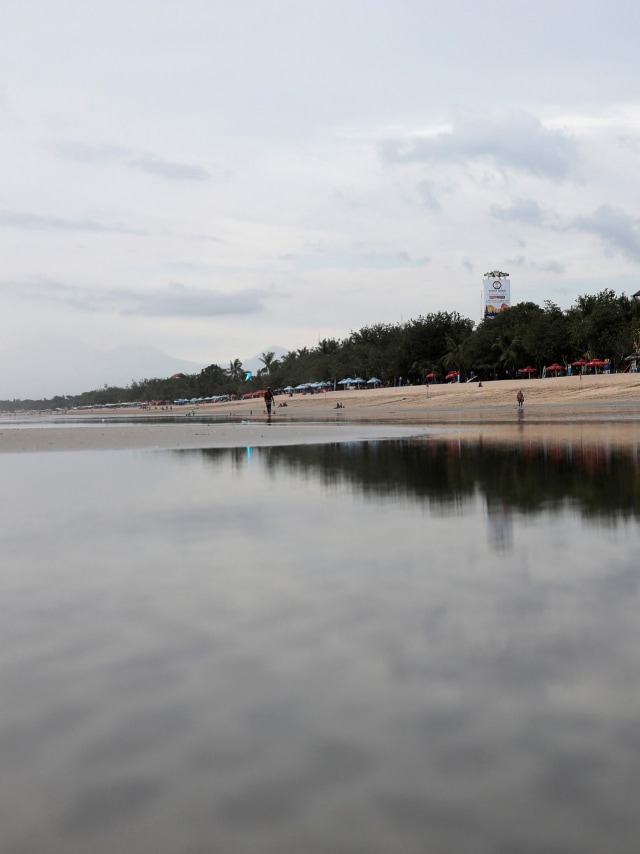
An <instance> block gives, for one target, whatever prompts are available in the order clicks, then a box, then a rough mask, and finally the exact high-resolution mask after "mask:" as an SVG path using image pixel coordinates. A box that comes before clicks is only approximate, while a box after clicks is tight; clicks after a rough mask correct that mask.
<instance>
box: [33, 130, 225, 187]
mask: <svg viewBox="0 0 640 854" xmlns="http://www.w3.org/2000/svg"><path fill="white" fill-rule="evenodd" d="M47 148H48V150H49V151H51V152H52V154H55V155H56V156H57V157H62V158H64V159H65V160H71V161H73V162H75V163H83V164H87V165H110V164H116V165H119V166H124V167H126V168H127V169H135V170H137V171H139V172H146V173H147V174H148V175H153V176H155V177H156V178H162V179H163V180H165V181H207V180H208V179H209V178H210V175H209V173H208V172H207V171H206V170H205V169H203V168H202V167H201V166H197V165H194V164H190V163H177V162H175V161H172V160H165V159H164V158H163V157H159V156H158V155H157V154H152V153H149V152H135V151H132V150H131V149H128V148H122V147H120V146H117V145H90V144H87V143H84V142H78V141H76V140H63V141H61V142H56V143H53V144H52V145H49V146H47Z"/></svg>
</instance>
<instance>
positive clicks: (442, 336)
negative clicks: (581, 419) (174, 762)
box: [0, 289, 640, 411]
mask: <svg viewBox="0 0 640 854" xmlns="http://www.w3.org/2000/svg"><path fill="white" fill-rule="evenodd" d="M639 339H640V305H638V303H637V302H636V301H635V300H634V299H633V298H631V297H628V296H626V295H625V294H622V295H621V296H617V295H616V294H615V292H614V291H613V290H611V289H607V290H604V291H601V292H600V293H598V294H595V295H589V296H581V297H578V299H577V300H576V302H575V304H574V305H573V306H572V307H571V308H569V309H567V310H562V309H560V308H559V307H558V306H557V305H555V304H554V303H552V302H549V301H547V302H545V303H544V305H543V306H542V307H540V306H539V305H537V304H536V303H533V302H523V303H519V304H518V305H515V306H513V307H512V308H509V309H506V310H504V311H502V312H500V313H499V314H498V315H496V316H495V317H493V318H490V319H487V320H483V321H482V322H480V323H479V324H478V325H475V324H474V322H473V321H472V320H469V319H468V318H465V317H462V316H461V315H460V314H458V313H457V312H436V313H433V314H428V315H426V316H424V317H422V316H421V317H418V318H417V319H415V320H409V321H408V322H406V323H397V324H383V323H379V324H374V325H373V326H367V327H363V328H362V329H360V330H359V331H358V332H352V333H351V334H350V335H349V336H348V337H347V338H344V339H336V338H326V339H324V340H322V341H320V342H319V343H318V345H317V346H316V347H311V348H309V347H303V348H301V349H299V350H295V351H291V352H289V353H287V354H286V355H285V356H283V357H282V358H280V359H275V357H274V354H273V353H270V352H267V353H263V354H262V357H261V359H262V363H263V367H262V368H261V370H260V371H259V372H258V375H257V376H254V377H252V378H251V379H249V380H246V379H245V371H244V369H243V366H242V362H241V361H240V360H239V359H236V360H234V361H233V362H231V363H230V364H229V367H228V368H223V367H221V366H220V365H215V364H212V365H209V367H207V368H205V369H204V370H202V371H200V373H198V374H191V375H183V374H178V375H176V376H173V377H170V378H167V379H143V380H139V381H137V382H132V384H131V385H130V386H127V387H126V388H119V387H116V386H113V387H107V388H102V389H96V390H94V391H87V392H84V393H83V394H80V395H75V396H63V395H60V396H56V397H54V398H51V399H49V400H43V401H33V400H29V401H2V402H0V409H2V410H5V411H6V410H12V409H45V408H46V409H49V408H69V407H73V406H91V405H99V404H108V403H121V402H133V401H153V400H171V401H173V400H177V399H180V398H182V399H188V400H190V399H191V398H197V397H210V396H212V395H222V394H236V395H241V394H244V393H246V392H248V391H256V390H257V389H260V388H263V387H265V386H266V385H270V386H271V387H272V388H284V387H285V386H288V385H292V386H296V385H299V384H300V383H305V382H316V381H319V380H330V381H331V380H338V381H339V380H340V379H342V378H344V377H348V376H351V377H356V376H360V377H363V378H364V379H369V378H371V377H374V376H375V377H378V378H379V379H380V380H381V381H382V382H383V383H393V382H395V381H396V380H397V378H398V377H402V378H403V382H405V383H417V382H421V381H423V380H424V377H425V376H426V375H427V374H429V373H431V372H432V371H434V372H435V373H436V376H437V377H438V378H443V377H444V375H445V374H446V373H447V372H448V371H451V370H458V371H460V372H461V374H462V377H463V378H465V377H466V376H469V375H471V374H474V375H477V376H478V378H479V379H482V380H492V379H506V378H509V377H514V376H515V375H516V371H517V370H518V369H519V368H522V367H524V366H525V365H529V364H530V365H532V366H533V367H535V368H537V369H538V371H539V372H541V371H542V368H543V367H544V366H545V365H550V364H552V363H553V362H560V363H561V364H564V365H567V364H568V363H570V362H572V361H575V360H576V359H579V358H585V359H587V361H588V360H589V359H591V358H596V357H597V358H601V359H605V358H608V359H609V360H610V361H611V363H612V370H613V371H619V370H622V369H623V368H624V367H625V365H626V363H625V361H624V359H625V356H628V355H629V354H630V353H631V352H634V351H636V350H637V349H638V347H639V346H640V342H639Z"/></svg>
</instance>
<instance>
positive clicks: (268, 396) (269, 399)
mask: <svg viewBox="0 0 640 854" xmlns="http://www.w3.org/2000/svg"><path fill="white" fill-rule="evenodd" d="M264 405H265V406H266V407H267V416H268V417H269V418H271V407H272V405H273V392H272V391H271V389H270V388H268V389H267V390H266V391H265V393H264Z"/></svg>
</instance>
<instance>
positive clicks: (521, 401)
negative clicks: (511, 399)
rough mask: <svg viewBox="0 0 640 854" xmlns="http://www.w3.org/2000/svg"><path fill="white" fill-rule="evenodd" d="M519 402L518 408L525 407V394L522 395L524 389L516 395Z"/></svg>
mask: <svg viewBox="0 0 640 854" xmlns="http://www.w3.org/2000/svg"><path fill="white" fill-rule="evenodd" d="M516 398H517V400H518V407H519V408H522V407H523V406H524V394H523V393H522V389H519V390H518V394H517V395H516Z"/></svg>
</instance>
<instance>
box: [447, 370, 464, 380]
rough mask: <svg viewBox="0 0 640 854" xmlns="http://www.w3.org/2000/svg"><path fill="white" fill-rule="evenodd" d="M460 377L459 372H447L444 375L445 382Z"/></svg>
mask: <svg viewBox="0 0 640 854" xmlns="http://www.w3.org/2000/svg"><path fill="white" fill-rule="evenodd" d="M458 376H460V371H449V373H448V374H447V375H446V377H445V380H452V379H453V378H454V377H458Z"/></svg>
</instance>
